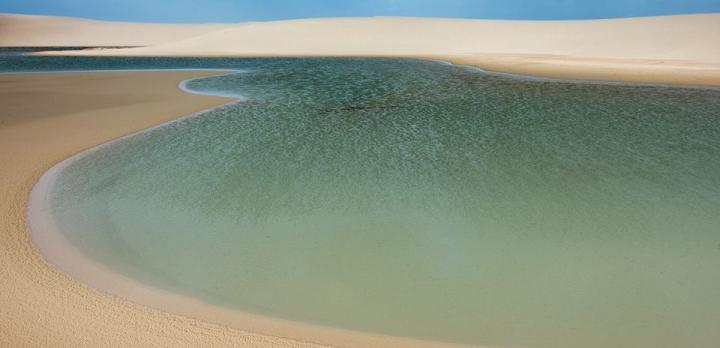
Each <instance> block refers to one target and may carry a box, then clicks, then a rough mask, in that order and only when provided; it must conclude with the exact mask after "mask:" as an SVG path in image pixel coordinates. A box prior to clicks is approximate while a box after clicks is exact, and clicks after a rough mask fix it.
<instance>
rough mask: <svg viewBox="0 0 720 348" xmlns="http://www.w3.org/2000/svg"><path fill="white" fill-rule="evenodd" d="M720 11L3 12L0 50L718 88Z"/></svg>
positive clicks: (0, 28) (719, 77)
mask: <svg viewBox="0 0 720 348" xmlns="http://www.w3.org/2000/svg"><path fill="white" fill-rule="evenodd" d="M718 43H720V14H700V15H678V16H665V17H643V18H627V19H606V20H582V21H509V20H472V19H442V18H411V17H365V18H320V19H299V20H285V21H273V22H249V23H242V24H224V25H223V24H188V25H178V24H146V23H121V22H102V21H93V20H84V19H76V18H64V17H40V16H23V15H0V46H73V45H74V46H97V45H106V46H144V47H136V48H125V49H104V50H90V51H73V52H55V53H49V54H64V55H65V54H76V55H122V56H383V57H420V58H435V59H445V60H449V61H453V62H460V63H464V64H471V65H475V66H478V67H481V68H484V69H488V70H496V71H503V72H512V73H520V74H528V75H536V76H544V77H558V78H577V79H595V80H624V81H637V82H654V83H679V84H698V85H720V44H718Z"/></svg>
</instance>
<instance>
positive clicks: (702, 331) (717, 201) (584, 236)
mask: <svg viewBox="0 0 720 348" xmlns="http://www.w3.org/2000/svg"><path fill="white" fill-rule="evenodd" d="M128 68H132V69H165V68H225V69H233V70H236V72H234V73H229V74H226V75H221V76H215V77H208V78H200V79H196V80H192V81H188V82H187V83H185V84H184V86H185V88H187V89H189V90H192V91H197V92H201V93H208V94H220V95H234V96H238V97H242V98H243V101H242V102H237V103H233V104H229V105H225V106H221V107H218V108H215V109H213V110H210V111H207V112H204V113H202V114H201V115H198V116H197V117H191V118H184V119H181V120H179V121H177V122H173V123H169V124H167V125H164V126H161V127H158V128H155V129H153V130H150V131H148V132H143V133H140V134H137V135H135V136H132V137H127V138H124V139H122V140H119V141H116V142H113V143H112V144H110V145H108V146H104V147H102V148H98V149H95V150H93V151H89V152H86V153H84V154H82V155H80V156H77V157H75V158H74V159H73V160H72V161H71V162H69V163H68V164H67V165H65V166H64V167H63V168H62V170H61V171H60V172H59V173H57V174H56V177H55V179H54V185H53V186H52V187H51V188H50V189H49V191H48V204H49V207H50V208H51V210H50V211H49V212H48V214H49V218H51V219H52V220H53V221H54V222H55V224H56V225H57V227H58V228H59V230H60V231H61V233H63V235H64V237H66V238H67V239H68V240H69V241H70V242H71V243H72V244H73V245H74V246H75V247H77V248H78V249H79V250H80V251H81V252H82V253H83V254H85V255H86V256H87V257H89V258H91V259H93V260H95V261H97V262H99V263H101V264H103V265H105V266H107V267H109V268H110V269H112V270H113V271H115V272H118V273H120V274H123V275H125V276H128V277H130V278H133V279H137V280H139V281H142V282H143V283H145V284H148V285H150V286H153V287H157V288H161V289H165V290H169V291H172V292H176V293H179V294H183V295H187V296H191V297H194V298H197V299H200V300H202V301H204V302H207V303H211V304H215V305H219V306H223V307H228V308H233V309H237V310H241V311H245V312H250V313H257V314H261V315H266V316H270V317H276V318H282V319H289V320H294V321H300V322H308V323H314V324H319V325H325V326H332V327H337V328H343V329H349V330H357V331H363V332H370V333H379V334H386V335H393V336H406V337H413V338H419V339H428V340H438V341H449V342H460V343H470V344H485V345H499V346H529V347H711V346H713V345H714V344H716V343H717V342H718V340H720V334H718V333H717V328H719V327H720V296H718V294H720V272H719V271H718V270H720V174H719V173H720V120H719V117H720V90H713V89H694V88H670V87H658V86H629V85H613V84H596V83H576V82H553V81H542V80H529V79H521V78H508V77H502V76H494V75H491V74H485V73H481V72H478V71H476V70H473V69H468V68H464V67H460V66H452V65H444V64H438V63H435V62H430V61H422V60H411V59H408V60H403V59H351V58H346V59H335V58H314V59H281V58H277V59H269V58H254V59H229V58H70V57H20V56H10V55H8V56H0V70H4V71H47V70H78V69H80V70H83V69H84V70H103V69H128ZM119 295H122V294H119Z"/></svg>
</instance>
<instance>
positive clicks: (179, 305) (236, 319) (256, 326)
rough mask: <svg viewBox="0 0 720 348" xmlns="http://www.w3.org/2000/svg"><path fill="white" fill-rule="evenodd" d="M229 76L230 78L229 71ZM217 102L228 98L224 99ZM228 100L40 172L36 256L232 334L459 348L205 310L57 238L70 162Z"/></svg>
mask: <svg viewBox="0 0 720 348" xmlns="http://www.w3.org/2000/svg"><path fill="white" fill-rule="evenodd" d="M228 73H234V72H232V71H230V72H228ZM210 76H218V75H210ZM210 76H201V77H196V78H205V77H210ZM193 79H195V78H193ZM191 80H192V79H186V80H183V81H181V82H180V83H178V84H177V88H179V89H180V90H182V91H184V92H186V93H192V94H199V95H205V96H207V95H210V96H218V95H215V94H205V93H201V92H197V91H192V90H189V89H187V88H186V84H187V82H189V81H191ZM222 97H230V96H225V95H223V96H222ZM232 97H233V98H236V99H235V100H233V101H230V102H228V103H224V104H220V105H217V106H213V107H210V108H206V109H203V110H200V111H196V112H193V113H191V114H188V115H184V116H181V117H178V118H175V119H171V120H169V121H166V122H163V123H160V124H156V125H153V126H151V127H149V128H145V129H141V130H139V131H137V132H134V133H131V134H127V135H124V136H121V137H118V138H114V139H111V140H109V141H106V142H104V143H101V144H99V145H96V146H93V147H91V148H88V149H86V150H83V151H81V152H79V153H76V154H73V155H71V156H70V157H67V158H65V159H63V160H61V161H60V162H59V163H57V164H55V165H53V166H52V167H51V168H50V169H49V170H47V171H45V172H44V173H43V174H42V175H41V176H40V178H39V180H38V181H37V183H36V184H35V185H34V186H33V188H32V190H31V192H30V197H29V200H28V205H27V220H26V223H27V225H28V228H29V232H30V233H29V234H30V237H31V239H32V241H33V245H34V246H35V247H36V248H37V249H38V251H39V252H40V254H41V256H42V257H43V258H44V259H45V260H46V261H47V262H49V263H51V264H52V265H53V266H54V267H57V268H58V269H59V270H61V271H62V272H64V273H66V274H68V275H69V276H70V277H72V278H73V279H75V280H76V281H79V282H81V283H83V284H86V285H89V286H91V287H93V288H96V289H99V290H101V291H103V292H107V293H109V294H112V295H115V296H118V297H119V298H121V299H123V300H126V301H130V302H134V303H139V304H141V305H145V306H148V307H150V308H156V309H159V310H162V311H166V312H169V313H172V314H179V315H183V316H187V317H190V318H198V319H201V320H204V321H207V322H210V323H219V324H223V325H228V326H229V327H232V328H237V329H242V330H248V331H251V332H257V333H259V334H261V335H268V336H272V337H277V338H281V337H289V338H290V339H298V340H301V341H305V342H316V343H319V344H330V345H335V344H336V345H340V346H345V347H367V346H374V347H462V346H461V345H457V344H451V343H442V342H433V341H423V340H416V339H411V338H401V337H394V336H386V335H379V334H372V333H364V332H357V331H351V330H345V329H336V328H332V327H325V326H321V325H315V324H306V323H302V322H295V321H289V320H284V319H276V318H270V317H266V316H263V315H256V314H251V313H246V312H243V311H240V310H235V309H230V308H223V307H221V306H217V305H212V304H207V303H204V302H202V301H199V300H196V299H193V298H192V297H189V296H185V295H180V294H176V293H172V292H169V291H166V290H163V289H160V288H156V287H152V286H148V285H145V284H142V283H141V282H139V281H136V280H134V279H131V278H129V277H126V276H124V275H121V274H119V273H116V272H114V271H112V270H110V269H109V268H108V267H106V266H105V265H103V264H101V263H99V262H97V261H95V260H92V259H90V258H88V257H85V256H84V255H83V253H82V252H81V251H79V250H77V249H76V248H75V247H74V246H73V245H72V244H71V243H70V242H69V241H68V240H67V239H66V238H65V237H64V236H63V234H62V232H60V231H59V230H58V229H57V226H55V224H54V223H53V221H52V217H51V216H49V215H48V214H47V213H45V211H46V210H47V209H48V207H47V205H46V203H47V202H46V198H47V193H48V189H49V188H51V187H52V185H53V182H54V181H55V179H56V177H57V174H58V173H59V172H61V171H62V169H63V168H64V167H66V166H67V165H69V164H71V163H72V162H74V161H75V160H77V159H79V158H81V157H83V156H85V155H87V154H89V153H91V152H94V151H97V150H99V149H102V148H103V147H105V146H110V145H112V144H113V143H115V142H117V141H122V140H123V139H126V138H128V137H132V136H135V135H137V134H142V133H145V132H149V131H152V130H153V129H156V128H158V127H162V126H165V125H168V124H171V123H174V122H178V121H180V120H183V119H187V118H191V117H198V116H200V115H202V114H204V113H205V112H207V111H209V110H212V109H215V108H218V107H222V106H224V105H228V104H232V103H236V102H238V100H240V101H242V97H241V96H240V99H237V97H238V96H232Z"/></svg>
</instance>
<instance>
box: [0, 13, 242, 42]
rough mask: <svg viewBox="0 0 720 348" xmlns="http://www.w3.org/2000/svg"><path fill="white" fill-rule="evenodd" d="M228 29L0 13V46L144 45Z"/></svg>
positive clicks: (207, 25)
mask: <svg viewBox="0 0 720 348" xmlns="http://www.w3.org/2000/svg"><path fill="white" fill-rule="evenodd" d="M228 26H229V25H227V24H154V23H127V22H108V21H96V20H92V19H82V18H71V17H52V16H30V15H15V14H2V13H0V47H1V46H4V47H43V46H48V47H50V46H147V45H154V44H159V43H162V42H168V41H175V40H181V39H184V38H188V37H191V36H196V35H200V34H203V33H207V32H210V31H213V30H219V29H222V28H226V27H228Z"/></svg>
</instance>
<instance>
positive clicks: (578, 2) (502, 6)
mask: <svg viewBox="0 0 720 348" xmlns="http://www.w3.org/2000/svg"><path fill="white" fill-rule="evenodd" d="M0 12H10V13H25V14H43V15H58V16H74V17H86V18H95V19H105V20H121V21H137V22H188V23H189V22H193V23H201V22H243V21H265V20H277V19H291V18H307V17H337V16H424V17H456V18H482V19H594V18H615V17H635V16H655V15H670V14H683V13H703V12H720V0H0Z"/></svg>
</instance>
